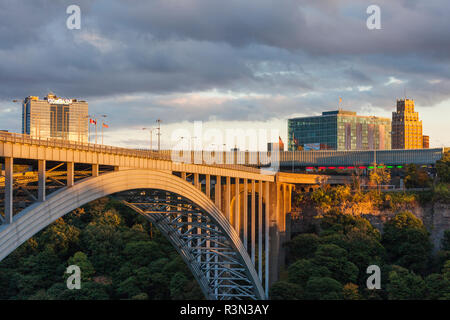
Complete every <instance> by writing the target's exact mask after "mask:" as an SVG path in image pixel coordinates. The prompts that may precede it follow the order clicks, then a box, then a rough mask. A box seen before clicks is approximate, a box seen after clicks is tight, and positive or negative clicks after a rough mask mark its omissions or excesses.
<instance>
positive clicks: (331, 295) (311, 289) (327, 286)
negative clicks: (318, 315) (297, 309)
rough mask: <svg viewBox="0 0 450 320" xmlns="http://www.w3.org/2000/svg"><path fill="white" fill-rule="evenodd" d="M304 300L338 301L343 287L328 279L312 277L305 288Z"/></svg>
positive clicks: (341, 296) (341, 295)
mask: <svg viewBox="0 0 450 320" xmlns="http://www.w3.org/2000/svg"><path fill="white" fill-rule="evenodd" d="M305 298H306V299H309V300H340V299H342V298H343V286H342V284H340V283H339V282H338V281H336V280H334V279H332V278H329V277H323V278H322V277H320V278H319V277H312V278H311V279H310V280H309V281H308V283H307V284H306V288H305Z"/></svg>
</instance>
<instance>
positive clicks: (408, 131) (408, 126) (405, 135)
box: [392, 98, 423, 149]
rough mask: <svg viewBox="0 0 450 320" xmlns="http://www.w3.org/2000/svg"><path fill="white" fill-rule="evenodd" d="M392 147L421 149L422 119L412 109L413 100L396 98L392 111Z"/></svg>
mask: <svg viewBox="0 0 450 320" xmlns="http://www.w3.org/2000/svg"><path fill="white" fill-rule="evenodd" d="M392 132H393V133H392V149H422V148H423V134H422V121H421V120H419V113H418V112H415V111H414V100H411V99H406V98H405V99H397V110H396V111H394V112H392Z"/></svg>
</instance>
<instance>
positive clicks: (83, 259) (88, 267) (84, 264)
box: [67, 251, 95, 280]
mask: <svg viewBox="0 0 450 320" xmlns="http://www.w3.org/2000/svg"><path fill="white" fill-rule="evenodd" d="M67 264H68V265H77V266H78V267H80V270H81V279H82V280H90V279H91V278H92V276H93V275H94V274H95V270H94V267H93V266H92V263H91V262H90V261H89V258H88V257H87V256H86V255H85V254H84V253H83V252H80V251H78V252H76V253H75V254H74V255H73V257H71V258H70V259H69V261H68V263H67Z"/></svg>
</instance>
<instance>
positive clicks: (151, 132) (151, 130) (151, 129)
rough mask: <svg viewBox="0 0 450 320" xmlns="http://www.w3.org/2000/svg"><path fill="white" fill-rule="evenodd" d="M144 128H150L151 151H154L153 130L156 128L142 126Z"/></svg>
mask: <svg viewBox="0 0 450 320" xmlns="http://www.w3.org/2000/svg"><path fill="white" fill-rule="evenodd" d="M142 130H148V131H149V132H150V151H153V130H155V128H142Z"/></svg>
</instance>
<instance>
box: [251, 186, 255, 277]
mask: <svg viewBox="0 0 450 320" xmlns="http://www.w3.org/2000/svg"><path fill="white" fill-rule="evenodd" d="M255 193H256V183H255V180H252V203H251V211H252V214H251V221H250V225H251V246H252V248H251V258H252V263H253V265H254V266H255V269H256V264H255V263H256V259H255V247H256V241H255V236H256V234H255V233H256V232H255V231H256V194H255Z"/></svg>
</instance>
